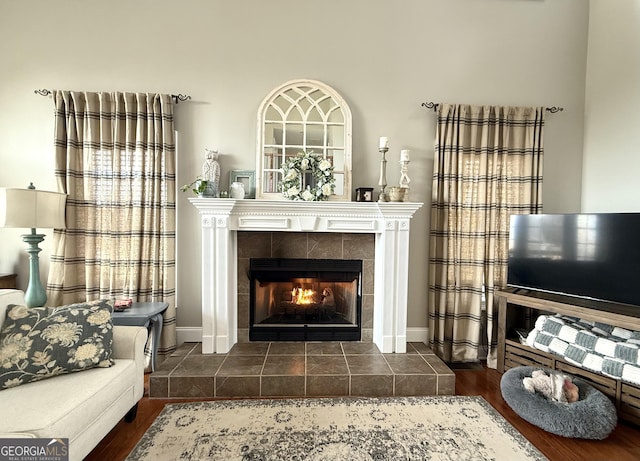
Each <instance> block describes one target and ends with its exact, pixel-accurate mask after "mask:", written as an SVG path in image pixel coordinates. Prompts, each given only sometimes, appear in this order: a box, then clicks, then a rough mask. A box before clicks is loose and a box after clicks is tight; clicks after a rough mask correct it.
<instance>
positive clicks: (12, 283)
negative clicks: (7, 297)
mask: <svg viewBox="0 0 640 461" xmlns="http://www.w3.org/2000/svg"><path fill="white" fill-rule="evenodd" d="M17 277H18V275H17V274H0V288H13V289H16V288H18V285H17V282H16V278H17Z"/></svg>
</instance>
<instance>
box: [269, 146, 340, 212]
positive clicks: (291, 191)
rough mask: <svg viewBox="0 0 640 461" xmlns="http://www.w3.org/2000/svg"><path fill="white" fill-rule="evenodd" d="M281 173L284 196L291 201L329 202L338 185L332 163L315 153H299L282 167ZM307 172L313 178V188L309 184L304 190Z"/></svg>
mask: <svg viewBox="0 0 640 461" xmlns="http://www.w3.org/2000/svg"><path fill="white" fill-rule="evenodd" d="M281 171H282V178H283V179H282V183H281V185H280V186H281V190H282V196H283V197H285V198H288V199H289V200H304V201H307V202H312V201H318V200H327V199H328V198H329V196H330V195H331V194H332V193H333V189H334V187H335V184H336V179H335V178H334V176H333V165H331V162H330V161H329V160H327V159H325V158H322V156H321V155H318V154H314V153H313V152H299V153H298V154H297V155H296V156H295V157H293V158H292V159H290V160H288V161H286V162H285V163H284V164H283V165H282V168H281ZM307 171H309V172H311V176H312V177H313V187H311V185H309V184H307V186H306V187H305V188H304V189H303V187H302V184H303V178H304V174H305V172H307Z"/></svg>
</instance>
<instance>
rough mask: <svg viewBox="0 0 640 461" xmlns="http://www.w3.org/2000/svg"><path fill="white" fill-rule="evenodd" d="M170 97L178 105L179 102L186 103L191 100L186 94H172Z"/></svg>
mask: <svg viewBox="0 0 640 461" xmlns="http://www.w3.org/2000/svg"><path fill="white" fill-rule="evenodd" d="M171 97H172V98H173V101H174V102H175V103H176V104H178V102H179V101H188V100H189V99H191V96H189V95H186V94H172V95H171Z"/></svg>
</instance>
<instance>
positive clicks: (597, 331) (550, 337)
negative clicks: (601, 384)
mask: <svg viewBox="0 0 640 461" xmlns="http://www.w3.org/2000/svg"><path fill="white" fill-rule="evenodd" d="M526 343H527V345H529V346H531V347H533V348H536V349H539V350H541V351H545V352H549V353H553V354H557V355H560V356H562V357H563V358H565V359H566V360H567V361H568V362H571V363H573V364H575V365H578V366H581V367H582V368H585V369H588V370H591V371H595V372H598V373H602V374H603V375H606V376H610V377H612V378H616V379H621V380H622V381H626V382H629V383H633V384H640V332H638V331H631V330H626V329H624V328H620V327H614V326H611V325H606V324H604V323H598V322H588V321H586V320H582V319H578V318H575V317H569V316H563V315H560V314H556V315H553V316H550V315H541V316H539V317H538V319H537V320H536V324H535V328H534V329H533V330H532V331H531V332H530V333H529V334H528V336H527V339H526Z"/></svg>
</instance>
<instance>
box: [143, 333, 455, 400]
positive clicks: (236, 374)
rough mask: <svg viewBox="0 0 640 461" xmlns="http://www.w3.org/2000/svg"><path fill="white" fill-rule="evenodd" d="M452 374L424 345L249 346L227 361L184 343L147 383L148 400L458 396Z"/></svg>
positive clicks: (238, 348)
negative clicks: (385, 350) (398, 349)
mask: <svg viewBox="0 0 640 461" xmlns="http://www.w3.org/2000/svg"><path fill="white" fill-rule="evenodd" d="M454 392H455V375H454V373H453V372H452V371H451V370H450V369H449V368H448V367H447V366H446V365H445V363H444V362H443V361H442V360H440V358H438V357H437V356H436V355H435V354H434V353H433V352H432V351H431V349H429V348H428V347H427V346H426V345H425V344H423V343H408V344H407V353H406V354H382V353H380V351H379V350H378V348H377V347H376V345H375V344H373V343H362V342H306V343H305V342H271V343H269V342H251V343H238V344H236V345H235V346H233V348H232V349H231V351H230V352H229V353H228V354H203V353H202V345H201V343H185V344H183V345H181V346H180V347H179V348H178V350H177V351H176V352H175V353H174V354H172V355H171V357H168V358H167V359H166V360H164V361H163V362H162V363H161V364H160V365H159V366H158V368H157V369H156V371H154V372H153V373H152V374H151V376H150V377H149V396H150V397H151V398H154V397H155V398H200V397H203V398H229V397H305V396H308V397H311V396H313V397H325V396H326V397H336V396H376V397H383V396H394V395H395V396H407V395H453V394H454Z"/></svg>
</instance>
